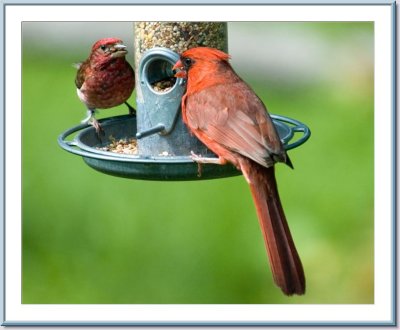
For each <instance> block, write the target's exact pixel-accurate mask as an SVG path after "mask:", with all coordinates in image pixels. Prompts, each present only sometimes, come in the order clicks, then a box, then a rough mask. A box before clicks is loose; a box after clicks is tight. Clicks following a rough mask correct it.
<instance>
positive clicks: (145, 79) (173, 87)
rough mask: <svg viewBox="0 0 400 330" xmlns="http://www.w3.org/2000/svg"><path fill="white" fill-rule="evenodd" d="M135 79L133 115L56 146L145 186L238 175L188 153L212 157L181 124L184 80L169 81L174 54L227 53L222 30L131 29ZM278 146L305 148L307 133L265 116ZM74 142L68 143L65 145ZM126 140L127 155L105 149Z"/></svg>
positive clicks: (82, 130) (184, 25)
mask: <svg viewBox="0 0 400 330" xmlns="http://www.w3.org/2000/svg"><path fill="white" fill-rule="evenodd" d="M134 31H135V75H136V103H137V109H136V110H137V114H136V116H132V115H122V116H116V117H110V118H106V119H102V120H99V122H100V124H101V127H102V129H103V133H104V134H102V135H99V134H98V133H96V130H95V128H94V127H91V126H88V125H87V124H80V125H77V126H75V127H72V128H70V129H68V130H66V131H65V132H63V133H62V134H61V135H60V136H59V137H58V143H59V145H60V146H61V147H62V148H63V149H65V150H66V151H68V152H71V153H73V154H76V155H80V156H82V157H83V159H84V161H85V162H86V163H87V164H88V165H89V166H91V167H92V168H94V169H95V170H98V171H100V172H103V173H106V174H110V175H114V176H119V177H125V178H131V179H146V180H200V179H213V178H222V177H229V176H234V175H238V174H240V172H239V171H238V170H237V169H236V168H234V167H233V166H232V165H230V164H227V165H224V166H221V165H216V164H204V165H202V166H201V171H199V166H198V164H196V163H195V162H194V161H193V160H192V158H191V152H192V151H193V152H194V153H195V154H199V155H202V156H206V157H216V156H215V155H214V154H213V153H212V152H211V151H209V150H208V149H207V148H206V147H205V146H204V145H203V144H202V143H201V142H200V141H199V140H197V138H195V137H194V136H193V135H191V134H190V133H189V132H188V130H187V128H186V126H185V124H184V123H183V121H182V117H181V109H180V106H181V98H182V95H183V94H184V92H185V83H186V82H185V80H183V79H181V78H175V77H174V72H173V70H172V67H173V65H174V64H175V62H176V61H178V59H179V53H182V52H183V51H185V50H187V49H189V48H193V47H197V46H208V47H213V48H217V49H220V50H223V51H225V52H227V23H220V22H200V23H195V22H191V23H188V22H180V23H179V22H173V23H170V22H136V23H135V24H134ZM271 117H272V119H273V123H274V125H275V127H276V128H277V131H278V134H279V137H280V138H281V140H282V142H283V144H284V147H285V148H286V149H287V150H289V149H292V148H295V147H297V146H299V145H301V144H302V143H304V142H305V141H306V140H307V139H308V138H309V136H310V130H309V129H308V127H307V126H306V125H304V124H303V123H301V122H299V121H297V120H294V119H291V118H287V117H283V116H276V115H272V116H271ZM72 136H73V138H71V137H72ZM120 140H123V141H127V142H128V141H130V142H131V143H132V145H134V147H133V149H131V151H132V150H133V152H128V153H126V152H125V150H124V149H122V148H120V149H121V150H110V148H109V145H110V144H113V143H114V144H116V142H115V141H120Z"/></svg>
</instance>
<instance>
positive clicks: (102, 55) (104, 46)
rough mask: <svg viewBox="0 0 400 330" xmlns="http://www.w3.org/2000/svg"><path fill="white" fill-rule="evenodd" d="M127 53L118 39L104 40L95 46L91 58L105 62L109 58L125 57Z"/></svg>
mask: <svg viewBox="0 0 400 330" xmlns="http://www.w3.org/2000/svg"><path fill="white" fill-rule="evenodd" d="M127 53H128V51H127V50H126V46H125V45H124V44H123V42H122V40H120V39H117V38H104V39H101V40H99V41H97V42H96V43H95V44H94V45H93V47H92V52H91V54H90V57H91V58H98V59H103V60H104V59H108V58H109V59H113V58H118V57H125V55H126V54H127Z"/></svg>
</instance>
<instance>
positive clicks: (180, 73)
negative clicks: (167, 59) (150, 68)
mask: <svg viewBox="0 0 400 330" xmlns="http://www.w3.org/2000/svg"><path fill="white" fill-rule="evenodd" d="M172 70H173V71H176V70H179V71H178V72H176V73H175V75H174V77H176V78H186V76H187V75H186V71H185V69H184V67H183V64H182V62H181V61H180V60H178V62H176V63H175V65H174V66H173V67H172Z"/></svg>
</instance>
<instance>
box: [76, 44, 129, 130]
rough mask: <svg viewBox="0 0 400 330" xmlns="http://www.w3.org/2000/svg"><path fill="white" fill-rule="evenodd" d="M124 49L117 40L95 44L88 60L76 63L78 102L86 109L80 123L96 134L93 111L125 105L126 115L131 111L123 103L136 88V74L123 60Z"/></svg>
mask: <svg viewBox="0 0 400 330" xmlns="http://www.w3.org/2000/svg"><path fill="white" fill-rule="evenodd" d="M126 54H127V50H126V46H125V45H124V44H123V43H122V40H120V39H117V38H105V39H101V40H99V41H97V42H96V43H95V44H94V45H93V47H92V51H91V53H90V55H89V58H88V59H87V60H86V61H85V62H83V63H81V64H78V65H77V67H78V72H77V74H76V78H75V85H76V87H77V93H78V96H79V99H80V100H81V101H82V102H83V103H84V104H85V105H86V107H87V109H88V110H87V117H86V118H85V119H84V120H83V121H82V123H88V124H89V123H90V124H92V125H93V126H94V127H95V128H96V131H97V133H98V132H99V131H100V130H101V127H100V124H99V122H98V121H97V120H96V118H95V117H94V113H95V111H96V109H108V108H112V107H115V106H117V105H120V104H122V103H125V104H126V105H127V106H128V108H129V113H131V114H132V113H133V112H134V111H135V109H133V108H132V107H131V106H130V105H129V104H128V103H127V102H126V101H127V100H128V98H129V97H130V96H131V94H132V91H133V89H134V88H135V74H134V71H133V69H132V67H131V66H130V64H129V63H128V62H127V61H126V59H125V55H126Z"/></svg>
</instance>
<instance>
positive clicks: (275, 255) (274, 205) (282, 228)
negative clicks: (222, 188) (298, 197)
mask: <svg viewBox="0 0 400 330" xmlns="http://www.w3.org/2000/svg"><path fill="white" fill-rule="evenodd" d="M242 171H243V174H244V175H245V176H246V177H247V179H248V180H249V181H250V189H251V193H252V195H253V200H254V203H255V206H256V209H257V214H258V219H259V222H260V225H261V230H262V233H263V236H264V241H265V245H266V247H267V251H268V257H269V261H270V264H271V270H272V274H273V277H274V280H275V283H276V284H277V285H278V286H279V287H280V288H281V289H282V291H283V292H284V293H285V294H286V295H293V294H298V295H301V294H304V292H305V287H306V283H305V277H304V271H303V266H302V264H301V261H300V257H299V255H298V253H297V251H296V247H295V245H294V242H293V239H292V235H291V234H290V230H289V227H288V224H287V221H286V217H285V214H284V213H283V208H282V205H281V201H280V199H279V195H278V189H277V185H276V180H275V172H274V167H270V168H265V167H262V166H261V165H258V164H257V163H254V162H252V161H250V160H247V161H245V162H244V164H243V166H242Z"/></svg>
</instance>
